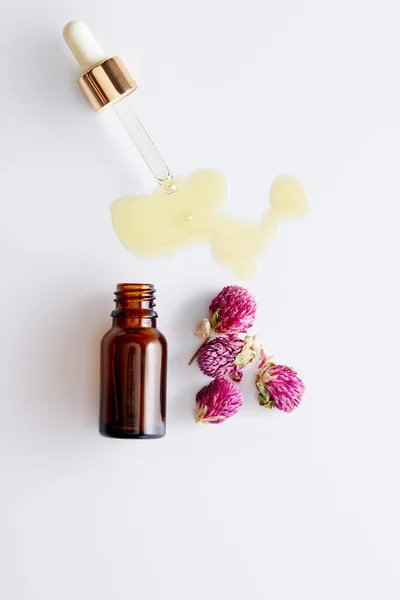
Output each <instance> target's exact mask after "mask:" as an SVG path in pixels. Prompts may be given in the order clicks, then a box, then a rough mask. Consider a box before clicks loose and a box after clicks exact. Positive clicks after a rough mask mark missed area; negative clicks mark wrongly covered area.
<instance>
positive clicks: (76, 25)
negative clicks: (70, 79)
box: [63, 21, 108, 72]
mask: <svg viewBox="0 0 400 600" xmlns="http://www.w3.org/2000/svg"><path fill="white" fill-rule="evenodd" d="M63 36H64V40H65V41H66V42H67V44H68V46H69V49H70V50H71V52H72V54H73V55H74V56H75V58H76V60H77V61H78V63H79V64H80V66H81V67H82V70H83V72H86V71H88V70H89V69H91V68H92V67H94V66H95V65H97V64H98V63H100V62H102V61H103V60H105V59H106V58H108V57H107V55H106V54H105V53H104V52H103V50H102V48H101V46H99V44H98V43H97V42H96V40H95V38H94V36H93V35H92V32H91V31H90V29H89V27H87V26H86V25H85V23H82V21H70V22H69V23H67V24H66V26H65V27H64V30H63Z"/></svg>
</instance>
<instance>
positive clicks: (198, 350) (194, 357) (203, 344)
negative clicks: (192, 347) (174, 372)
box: [188, 337, 211, 366]
mask: <svg viewBox="0 0 400 600" xmlns="http://www.w3.org/2000/svg"><path fill="white" fill-rule="evenodd" d="M210 339H211V338H209V337H208V338H206V339H205V340H204V342H203V343H202V344H201V346H199V347H198V348H197V350H196V352H195V353H194V354H193V356H192V358H191V359H190V360H189V362H188V365H189V366H190V365H191V364H192V363H193V362H194V361H195V359H196V358H197V355H198V353H199V352H200V350H201V349H202V347H203V346H205V345H206V344H207V343H208V342H209V341H210Z"/></svg>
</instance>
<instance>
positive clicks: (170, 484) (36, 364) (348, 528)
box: [0, 0, 400, 600]
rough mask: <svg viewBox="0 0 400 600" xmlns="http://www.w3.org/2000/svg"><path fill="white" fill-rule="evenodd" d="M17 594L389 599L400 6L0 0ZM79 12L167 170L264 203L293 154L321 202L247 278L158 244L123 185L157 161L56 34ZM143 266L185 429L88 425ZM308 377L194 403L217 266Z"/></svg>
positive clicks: (5, 582)
mask: <svg viewBox="0 0 400 600" xmlns="http://www.w3.org/2000/svg"><path fill="white" fill-rule="evenodd" d="M0 18H1V35H0V40H1V41H0V44H1V54H0V61H1V71H0V72H1V97H0V104H1V117H0V119H1V184H0V185H1V190H0V192H1V222H0V230H1V242H0V243H1V256H2V260H1V269H2V270H1V280H0V284H1V296H0V302H1V318H2V328H1V350H0V351H1V367H0V368H1V372H0V376H1V462H2V470H1V477H2V486H1V489H2V494H1V518H2V520H4V523H3V526H2V533H1V548H2V552H3V558H2V559H1V570H2V571H3V575H2V583H1V589H2V593H1V596H2V598H4V600H54V599H57V600H70V599H71V598H74V599H77V600H86V599H89V598H90V599H92V598H96V599H97V600H106V599H107V600H108V599H110V598H113V599H115V600H131V599H132V598H145V599H146V600H164V599H165V600H186V599H190V600H200V599H201V600H203V599H204V598H206V599H210V600H217V599H218V600H220V599H225V598H226V599H235V600H236V599H239V598H251V599H254V600H258V599H263V600H264V599H267V598H271V599H272V598H273V599H274V600H292V599H295V598H301V599H304V600H321V599H323V600H337V599H338V598H340V599H345V600H353V599H355V598H362V599H368V600H370V599H371V600H375V599H379V600H380V599H382V600H392V599H393V600H395V599H396V600H398V598H399V595H400V581H399V572H398V562H399V554H398V552H399V542H398V540H399V534H400V530H399V516H398V514H399V500H400V498H399V489H398V473H399V468H398V460H399V450H400V448H399V445H400V444H399V416H400V402H399V400H400V392H399V379H398V357H399V335H400V323H399V304H400V297H399V286H398V276H399V275H398V256H399V233H398V227H399V217H400V212H399V200H400V180H399V176H398V173H399V138H400V111H399V106H400V84H399V56H400V25H399V19H400V10H399V5H398V2H397V1H396V0H391V1H390V0H381V1H380V2H377V1H376V2H374V1H368V0H366V1H363V2H362V1H361V0H336V1H335V2H333V1H332V2H328V1H322V0H297V1H296V0H279V1H278V0H276V1H272V0H266V1H265V2H261V1H257V0H247V1H246V2H239V1H233V0H226V1H224V0H203V1H202V2H193V1H190V0H168V2H163V1H162V0H136V1H131V0H114V2H109V1H107V2H105V1H104V0H100V1H99V0H97V1H95V0H79V1H78V0H69V1H68V2H66V1H63V2H59V1H58V2H55V1H54V0H36V1H35V2H31V1H29V0H20V1H18V2H14V1H11V0H6V1H5V2H3V4H2V12H1V17H0ZM71 19H82V20H84V21H86V23H87V24H88V25H89V26H90V27H91V29H92V30H93V32H95V34H96V36H97V38H98V39H99V40H100V41H101V43H102V45H103V47H104V48H105V50H106V51H108V52H109V53H110V54H115V53H119V54H121V55H122V56H123V58H124V60H125V62H126V63H127V64H128V65H129V66H130V68H131V70H132V73H133V74H134V75H135V76H136V78H137V79H138V81H139V84H140V92H137V102H138V107H139V110H140V114H141V118H142V121H143V122H144V124H145V125H146V127H147V129H148V130H149V132H150V133H151V135H152V137H153V138H154V140H155V142H156V144H157V145H158V146H159V148H160V150H161V152H162V153H163V155H164V156H165V157H166V159H167V162H168V163H169V164H170V166H171V168H172V170H173V171H174V172H177V173H183V174H189V173H190V172H191V171H193V170H196V169H198V168H204V167H215V168H219V169H221V170H222V171H224V172H225V174H226V175H227V177H228V178H229V180H230V183H231V196H232V197H231V203H230V207H229V213H230V214H231V215H234V216H237V217H239V216H253V217H257V215H259V214H261V211H262V210H263V209H264V208H265V207H266V206H267V197H268V195H267V191H268V188H269V185H270V183H271V182H272V179H273V178H274V177H275V176H276V175H278V174H280V173H290V174H293V175H295V176H297V177H299V178H300V179H301V180H302V181H303V182H304V183H305V184H306V187H307V188H308V191H309V194H310V196H311V198H312V201H313V213H312V215H311V216H310V217H309V218H307V219H306V220H304V221H302V222H297V223H292V224H288V225H285V226H283V227H282V229H281V231H280V233H279V237H278V239H277V240H276V241H275V243H274V244H273V247H272V248H271V250H270V251H269V252H268V254H267V255H266V256H265V257H264V259H263V261H262V264H261V266H260V270H259V274H258V275H257V277H255V278H254V279H253V280H252V281H250V282H240V281H239V280H237V279H235V278H234V277H233V276H232V275H231V274H230V273H229V272H228V271H226V270H224V269H222V268H220V267H218V266H217V265H216V264H214V263H213V261H212V258H211V253H210V250H209V248H207V247H193V248H190V249H186V250H184V251H181V252H179V253H178V254H177V255H176V256H175V257H174V258H173V259H165V260H158V261H156V262H148V263H146V262H141V261H139V260H138V259H136V258H135V257H134V256H133V255H130V254H129V253H127V252H126V251H125V250H124V248H123V247H122V246H121V245H120V244H119V242H118V240H117V238H116V236H115V234H114V232H113V229H112V226H111V221H110V211H109V209H110V204H111V202H112V201H113V200H114V199H115V198H116V197H117V196H120V195H125V194H129V193H138V192H139V191H141V190H142V189H149V186H151V185H152V181H151V178H150V177H149V175H148V173H147V171H146V167H145V166H144V165H143V164H142V162H141V159H140V158H139V157H138V155H137V153H136V152H135V151H134V150H133V149H132V148H131V145H130V142H129V140H128V139H127V138H126V136H125V133H124V131H123V130H122V129H121V126H120V125H119V123H118V122H117V120H116V117H115V116H114V114H113V112H112V111H110V112H109V113H107V114H106V113H104V114H103V115H96V114H95V113H94V112H92V111H91V109H90V108H89V106H88V105H87V104H86V101H85V100H84V98H83V97H82V96H81V93H80V90H79V89H78V86H77V84H76V79H77V77H78V76H79V67H78V65H77V64H76V63H75V61H74V59H73V57H72V55H70V53H69V50H68V48H67V47H66V46H65V44H64V41H63V39H62V36H61V32H62V28H63V26H64V24H65V23H66V22H67V21H69V20H71ZM143 280H145V281H150V282H154V283H155V285H156V286H157V290H158V293H157V295H158V302H157V306H158V311H159V315H160V319H159V323H160V328H161V329H162V331H163V332H164V333H165V334H166V336H167V338H168V340H169V346H170V366H169V406H168V433H167V436H166V437H165V438H164V439H163V440H159V441H153V442H130V441H119V440H109V439H105V438H102V437H100V436H99V435H98V433H97V413H98V380H99V376H98V366H99V341H100V338H101V336H102V334H103V332H104V331H105V330H106V329H107V328H108V326H109V324H110V319H109V313H110V311H111V309H112V305H113V302H112V298H113V291H114V288H115V284H116V283H117V282H119V281H143ZM232 283H244V284H245V285H247V286H248V287H250V288H251V289H252V290H253V291H254V293H255V294H256V296H257V299H258V302H259V312H258V320H257V326H256V328H255V332H257V333H259V334H260V335H261V336H262V338H263V339H264V342H265V344H266V347H267V350H268V351H270V352H274V353H275V357H276V360H278V361H279V362H283V363H288V364H291V365H294V366H296V368H297V369H298V371H299V372H300V374H301V375H302V377H303V378H304V380H305V382H306V385H307V393H306V396H305V398H304V402H303V404H302V406H301V408H299V409H298V410H297V411H296V412H294V413H292V414H291V415H286V414H282V413H279V411H267V410H264V409H262V408H260V407H258V405H257V401H256V397H255V394H254V391H253V389H252V383H251V379H252V375H251V374H248V375H247V379H246V382H245V383H244V384H243V391H244V394H245V406H244V408H243V409H242V411H241V413H239V414H238V415H237V416H236V417H235V418H233V419H232V420H231V421H229V422H226V423H225V424H224V425H221V426H200V425H196V424H195V423H194V421H193V418H192V410H193V400H194V396H195V393H196V391H197V390H198V389H199V388H200V387H201V386H202V385H203V383H205V378H204V377H203V376H202V375H201V374H200V373H199V371H198V369H197V367H195V366H193V367H192V368H191V369H189V368H188V367H187V366H186V363H187V359H188V357H189V356H190V354H191V353H192V351H193V350H194V348H195V346H196V339H195V338H194V337H193V329H194V326H195V324H196V322H197V320H198V319H199V318H200V317H201V316H203V315H204V314H205V313H206V309H207V305H208V301H209V300H210V299H211V298H212V297H213V295H214V294H215V293H216V292H218V291H219V289H220V288H221V287H222V286H223V285H227V284H232Z"/></svg>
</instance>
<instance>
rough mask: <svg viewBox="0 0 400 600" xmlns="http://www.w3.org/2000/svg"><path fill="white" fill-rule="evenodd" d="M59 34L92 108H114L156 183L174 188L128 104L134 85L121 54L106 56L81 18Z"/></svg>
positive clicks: (154, 149) (174, 185) (129, 103)
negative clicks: (69, 52) (76, 64)
mask: <svg viewBox="0 0 400 600" xmlns="http://www.w3.org/2000/svg"><path fill="white" fill-rule="evenodd" d="M63 35H64V39H65V41H66V42H67V44H68V46H69V48H70V50H71V52H72V53H73V55H74V56H75V58H76V60H77V61H78V63H79V64H80V66H81V68H82V70H83V75H82V76H81V77H80V78H79V80H78V83H79V85H80V87H81V89H82V91H83V93H84V94H85V96H86V98H87V99H88V100H89V102H90V104H91V106H92V107H93V108H94V110H96V111H100V110H103V109H104V108H105V107H106V106H109V105H111V106H112V107H113V108H114V110H115V112H116V113H117V115H118V118H119V120H120V121H121V123H122V124H123V125H124V127H125V129H126V131H127V133H128V135H129V136H130V137H131V139H132V140H133V142H134V143H135V145H136V147H137V149H138V150H139V152H140V154H141V156H142V158H143V160H144V161H145V163H146V164H147V166H148V167H149V169H150V171H151V172H152V173H153V175H154V177H155V179H156V181H157V183H158V184H159V185H161V186H162V187H163V188H164V189H165V191H166V192H167V193H172V192H174V191H175V190H176V184H175V182H174V178H173V175H172V173H171V171H170V169H169V168H168V167H167V165H166V163H165V161H164V159H163V158H162V156H161V155H160V153H159V152H158V150H157V148H156V147H155V145H154V144H153V142H152V141H151V139H150V137H149V135H148V134H147V132H146V130H145V128H144V127H143V125H142V123H141V122H140V120H139V118H138V116H137V115H136V112H135V110H134V108H133V106H132V96H131V95H132V92H134V91H135V90H136V89H137V87H138V86H137V84H136V82H135V80H134V79H133V77H132V76H131V74H130V73H129V71H128V69H127V68H126V66H125V65H124V63H123V62H122V60H121V58H120V57H119V56H112V57H107V55H106V54H105V53H104V52H103V50H102V48H101V47H100V46H99V44H98V43H97V42H96V40H95V38H94V37H93V35H92V33H91V31H90V30H89V28H88V27H87V26H86V25H85V24H84V23H82V21H70V22H69V23H67V25H66V26H65V27H64V31H63Z"/></svg>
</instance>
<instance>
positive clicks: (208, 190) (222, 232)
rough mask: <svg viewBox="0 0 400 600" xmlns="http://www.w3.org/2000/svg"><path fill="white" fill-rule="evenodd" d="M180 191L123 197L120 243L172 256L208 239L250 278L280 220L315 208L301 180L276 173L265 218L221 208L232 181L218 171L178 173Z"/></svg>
mask: <svg viewBox="0 0 400 600" xmlns="http://www.w3.org/2000/svg"><path fill="white" fill-rule="evenodd" d="M173 182H174V185H176V189H175V191H173V192H172V193H167V194H166V190H165V189H163V188H161V187H160V188H157V189H155V190H154V191H153V192H152V193H151V194H148V195H143V196H127V197H124V198H118V199H117V200H116V201H115V202H114V203H113V204H112V207H111V213H112V222H113V226H114V229H115V231H116V233H117V235H118V238H119V240H120V241H121V243H122V244H123V245H124V246H125V248H127V249H128V250H129V251H130V252H133V253H134V254H136V256H138V257H139V258H142V259H153V258H157V257H159V256H166V255H171V254H173V253H174V252H175V251H176V250H178V249H179V248H181V247H183V246H187V245H189V244H200V243H205V242H209V243H210V244H211V247H212V251H213V255H214V259H215V261H216V262H217V263H219V264H220V265H223V266H224V267H226V268H228V269H230V270H231V271H232V272H233V273H235V274H236V275H237V276H239V277H242V278H248V277H251V276H252V275H254V273H255V272H256V270H257V266H258V262H259V259H260V258H261V256H262V254H263V252H265V250H266V249H267V248H268V246H269V245H270V243H271V241H272V240H273V239H274V237H275V236H276V233H277V230H278V226H279V224H280V223H281V222H283V221H287V220H291V219H300V218H302V217H304V216H306V215H307V214H308V213H309V211H310V201H309V198H308V196H307V193H306V191H305V189H304V187H303V186H302V184H301V183H300V182H299V181H297V180H296V179H295V178H294V177H290V176H288V175H281V176H279V177H277V178H276V179H275V180H274V181H273V183H272V186H271V189H270V208H269V210H267V211H266V212H265V214H264V215H263V217H262V219H261V220H260V221H256V220H252V219H245V220H235V219H232V218H231V217H229V216H228V215H225V214H222V213H221V212H220V211H219V209H220V208H221V207H223V206H225V205H226V204H227V203H228V200H229V189H228V182H227V180H226V178H225V176H224V175H223V174H222V173H221V172H220V171H216V170H202V171H196V172H195V173H193V174H192V175H191V176H190V177H188V178H185V177H176V178H175V179H174V180H173Z"/></svg>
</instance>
